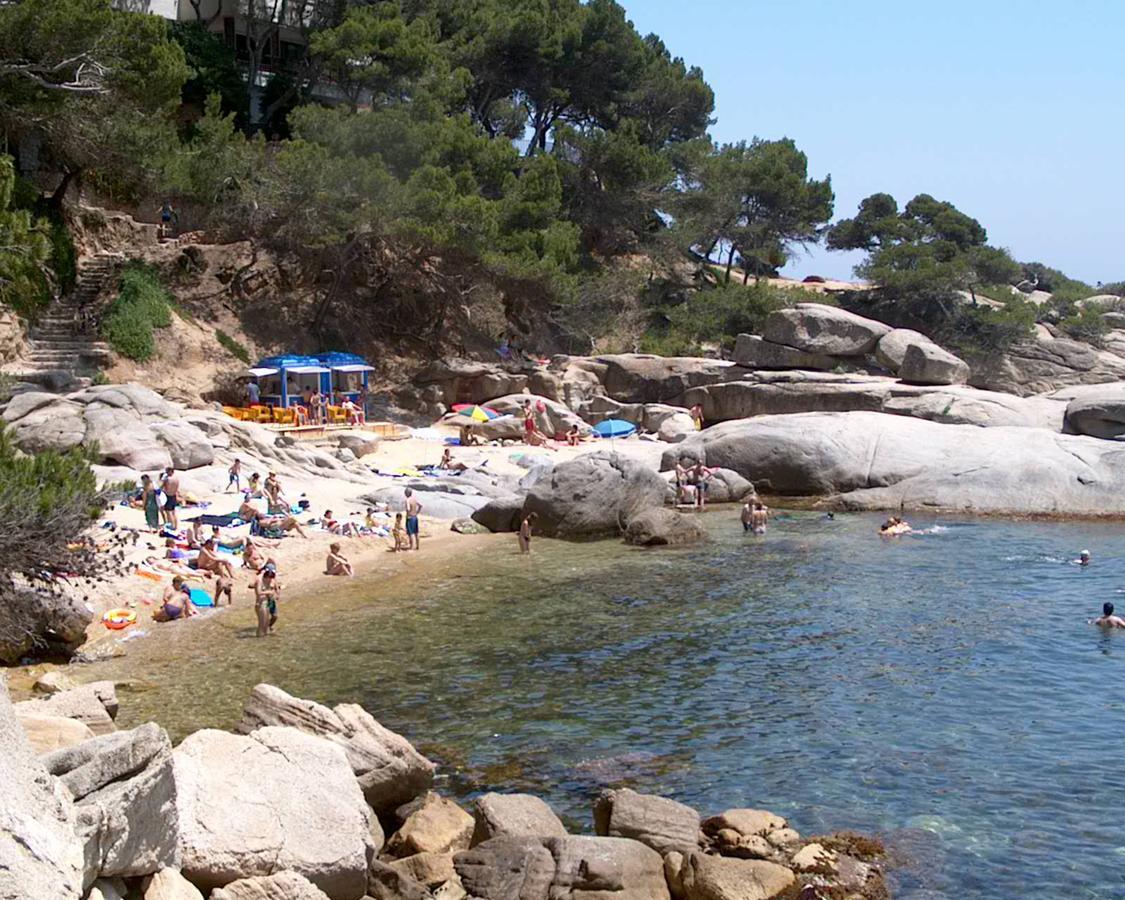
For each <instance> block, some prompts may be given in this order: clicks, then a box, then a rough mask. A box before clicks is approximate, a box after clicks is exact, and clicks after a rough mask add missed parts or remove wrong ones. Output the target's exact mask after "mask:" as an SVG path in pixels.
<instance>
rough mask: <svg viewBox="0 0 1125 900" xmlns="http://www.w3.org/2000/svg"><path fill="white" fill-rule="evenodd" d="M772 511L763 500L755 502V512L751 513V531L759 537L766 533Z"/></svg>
mask: <svg viewBox="0 0 1125 900" xmlns="http://www.w3.org/2000/svg"><path fill="white" fill-rule="evenodd" d="M769 514H770V511H769V510H768V509H767V508H766V505H765V504H764V503H762V501H761V500H755V501H754V511H753V512H752V513H750V530H751V531H752V532H753V533H754V534H757V535H763V534H765V533H766V522H767V521H768V520H769Z"/></svg>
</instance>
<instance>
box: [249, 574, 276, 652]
mask: <svg viewBox="0 0 1125 900" xmlns="http://www.w3.org/2000/svg"><path fill="white" fill-rule="evenodd" d="M280 597H281V583H280V582H279V581H278V580H277V566H275V565H274V564H273V563H271V562H270V563H266V564H265V565H264V566H262V571H261V574H260V575H258V580H257V581H255V582H254V611H255V612H256V613H257V615H258V637H265V636H266V635H267V634H270V633H272V632H273V626H274V625H276V624H277V601H278V599H280Z"/></svg>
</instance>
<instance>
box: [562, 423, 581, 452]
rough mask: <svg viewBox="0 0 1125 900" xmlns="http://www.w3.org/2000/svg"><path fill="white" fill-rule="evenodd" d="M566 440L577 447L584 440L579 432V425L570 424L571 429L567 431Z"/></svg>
mask: <svg viewBox="0 0 1125 900" xmlns="http://www.w3.org/2000/svg"><path fill="white" fill-rule="evenodd" d="M566 442H567V443H568V444H569V445H570V446H571V447H577V446H578V445H579V444H580V443H581V442H582V435H581V434H579V433H578V426H577V425H571V426H570V431H568V432H567V433H566Z"/></svg>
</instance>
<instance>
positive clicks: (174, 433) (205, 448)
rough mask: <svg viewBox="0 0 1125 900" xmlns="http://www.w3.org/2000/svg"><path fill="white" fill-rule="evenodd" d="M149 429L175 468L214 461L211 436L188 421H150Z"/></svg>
mask: <svg viewBox="0 0 1125 900" xmlns="http://www.w3.org/2000/svg"><path fill="white" fill-rule="evenodd" d="M148 427H149V431H150V432H152V434H153V436H154V437H155V438H156V440H157V441H158V442H159V443H161V444H163V445H164V447H165V448H166V449H167V450H168V455H169V456H170V457H171V459H172V465H173V466H175V467H176V468H177V469H195V468H198V467H199V466H209V465H211V463H213V462H214V461H215V448H214V445H213V444H212V443H211V438H209V437H208V436H207V434H206V433H205V432H203V431H202V430H200V429H199V428H197V427H196V426H195V425H192V424H191V423H190V422H184V421H178V420H174V419H173V420H171V421H167V422H152V423H151V424H149V426H148Z"/></svg>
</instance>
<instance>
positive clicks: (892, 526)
mask: <svg viewBox="0 0 1125 900" xmlns="http://www.w3.org/2000/svg"><path fill="white" fill-rule="evenodd" d="M911 531H913V529H912V528H911V527H910V523H909V522H907V521H906V520H905V519H902V518H900V517H899V516H891V517H890V518H889V519H887V521H886V522H884V523H883V524H882V525H881V526H880V527H879V534H882V535H886V536H888V537H895V536H896V535H900V534H910V532H911Z"/></svg>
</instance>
